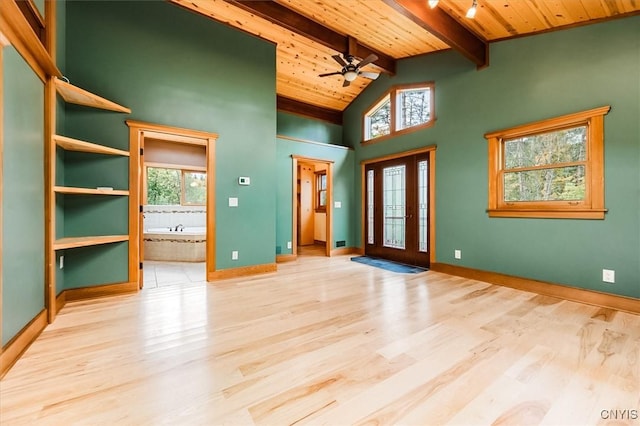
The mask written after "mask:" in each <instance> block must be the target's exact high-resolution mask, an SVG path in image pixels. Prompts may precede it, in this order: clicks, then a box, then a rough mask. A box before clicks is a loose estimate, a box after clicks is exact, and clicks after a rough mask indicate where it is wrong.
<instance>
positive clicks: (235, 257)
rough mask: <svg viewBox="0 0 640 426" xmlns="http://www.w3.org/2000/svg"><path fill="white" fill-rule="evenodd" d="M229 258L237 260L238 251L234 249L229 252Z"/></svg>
mask: <svg viewBox="0 0 640 426" xmlns="http://www.w3.org/2000/svg"><path fill="white" fill-rule="evenodd" d="M231 260H238V252H237V251H236V250H234V251H232V252H231Z"/></svg>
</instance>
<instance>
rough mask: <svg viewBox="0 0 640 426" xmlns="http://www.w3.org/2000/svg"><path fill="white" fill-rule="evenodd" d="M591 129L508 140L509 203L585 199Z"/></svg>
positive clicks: (506, 189) (506, 190)
mask: <svg viewBox="0 0 640 426" xmlns="http://www.w3.org/2000/svg"><path fill="white" fill-rule="evenodd" d="M586 143H587V127H586V126H580V127H574V128H570V129H563V130H557V131H553V132H548V133H542V134H538V135H530V136H524V137H521V138H517V139H510V140H507V141H505V147H504V153H505V159H504V161H505V167H504V168H505V174H504V200H505V201H559V200H565V201H570V200H583V199H584V197H585V189H586V187H585V185H586V183H585V166H584V162H585V160H586V155H587V154H586Z"/></svg>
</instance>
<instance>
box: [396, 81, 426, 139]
mask: <svg viewBox="0 0 640 426" xmlns="http://www.w3.org/2000/svg"><path fill="white" fill-rule="evenodd" d="M398 112H399V114H398V125H397V128H398V130H402V129H406V128H409V127H413V126H419V125H421V124H424V123H426V122H428V121H429V119H430V118H431V87H429V86H427V87H419V88H416V89H404V90H398Z"/></svg>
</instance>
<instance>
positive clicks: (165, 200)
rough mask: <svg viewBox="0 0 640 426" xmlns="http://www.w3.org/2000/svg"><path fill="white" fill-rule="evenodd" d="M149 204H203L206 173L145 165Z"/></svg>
mask: <svg viewBox="0 0 640 426" xmlns="http://www.w3.org/2000/svg"><path fill="white" fill-rule="evenodd" d="M146 177H147V182H146V187H147V191H146V192H147V202H146V204H149V205H173V206H179V205H204V204H206V202H207V174H206V173H205V172H204V171H197V170H184V169H180V168H173V167H156V166H153V167H152V166H147V176H146Z"/></svg>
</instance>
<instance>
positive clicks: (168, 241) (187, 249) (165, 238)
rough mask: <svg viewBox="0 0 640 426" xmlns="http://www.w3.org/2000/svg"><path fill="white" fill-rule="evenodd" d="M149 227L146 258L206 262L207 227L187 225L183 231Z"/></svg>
mask: <svg viewBox="0 0 640 426" xmlns="http://www.w3.org/2000/svg"><path fill="white" fill-rule="evenodd" d="M169 229H170V228H169V227H166V228H149V229H146V230H145V231H144V238H143V240H144V259H145V260H160V261H165V262H204V260H205V253H206V241H207V229H206V228H205V227H186V228H184V229H183V230H182V231H173V229H174V228H171V229H172V230H169Z"/></svg>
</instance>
